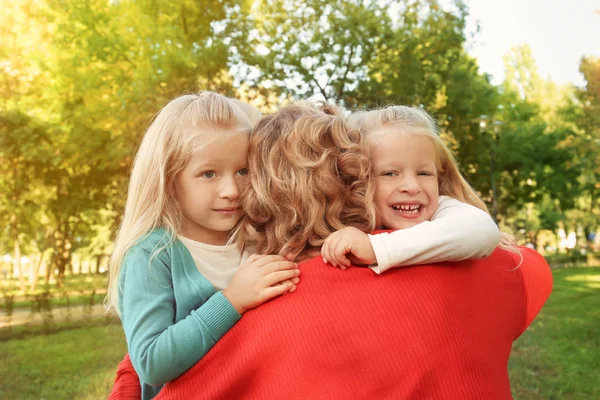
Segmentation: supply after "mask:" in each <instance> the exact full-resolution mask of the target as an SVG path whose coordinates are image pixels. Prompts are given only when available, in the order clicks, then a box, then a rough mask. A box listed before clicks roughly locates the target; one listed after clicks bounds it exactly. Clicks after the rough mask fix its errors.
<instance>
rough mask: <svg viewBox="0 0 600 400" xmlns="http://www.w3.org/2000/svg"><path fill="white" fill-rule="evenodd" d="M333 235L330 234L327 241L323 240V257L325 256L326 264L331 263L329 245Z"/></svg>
mask: <svg viewBox="0 0 600 400" xmlns="http://www.w3.org/2000/svg"><path fill="white" fill-rule="evenodd" d="M331 236H332V235H329V237H328V238H327V239H325V242H323V246H322V247H321V257H322V258H323V262H324V263H325V264H327V263H329V247H330V244H331V239H332V238H331Z"/></svg>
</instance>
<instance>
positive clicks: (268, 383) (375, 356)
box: [159, 249, 552, 399]
mask: <svg viewBox="0 0 600 400" xmlns="http://www.w3.org/2000/svg"><path fill="white" fill-rule="evenodd" d="M521 251H522V253H523V256H524V260H523V263H522V265H521V266H520V267H519V268H518V269H514V267H515V266H516V265H517V264H518V262H519V259H518V257H517V256H515V255H514V254H512V253H509V252H506V251H503V250H496V251H495V252H494V254H493V255H492V256H491V257H489V258H487V259H484V260H473V261H462V262H460V263H454V264H446V265H443V264H440V265H435V266H419V267H415V268H403V269H398V270H395V271H392V272H390V273H387V274H384V275H382V276H376V275H374V274H373V273H372V271H370V270H367V269H360V268H352V269H350V270H348V271H345V272H341V271H339V270H337V269H335V268H332V267H327V266H324V265H323V263H322V261H321V259H320V258H314V259H311V260H309V261H307V262H305V263H303V264H302V265H301V270H302V283H301V285H300V286H299V287H298V290H297V293H296V295H294V296H287V297H286V298H282V299H279V300H278V301H277V302H272V303H268V304H265V305H264V306H263V307H261V308H259V309H257V310H254V311H251V312H249V313H248V314H247V315H246V316H245V317H244V318H243V319H242V320H241V321H240V322H239V323H238V325H237V326H236V327H235V328H234V329H233V330H231V331H230V332H229V333H227V334H226V335H225V336H224V337H223V338H222V339H221V341H219V342H218V343H217V345H216V346H215V347H214V348H213V349H212V351H211V352H209V353H208V354H207V355H206V357H205V358H204V359H202V360H201V361H200V362H199V363H198V364H197V365H195V366H194V367H193V368H192V369H191V370H190V371H188V372H187V373H186V374H184V375H183V376H182V377H181V378H179V379H178V380H176V381H174V382H172V383H169V384H168V385H167V386H166V387H165V389H163V391H162V392H161V394H160V396H159V398H160V399H177V398H211V399H214V398H223V399H225V398H241V397H243V398H245V399H263V398H278V397H285V398H298V399H300V398H302V399H306V398H310V399H332V398H393V399H399V398H400V399H402V398H435V399H467V398H473V399H509V398H511V393H510V386H509V381H508V374H507V361H508V357H509V354H510V349H511V346H512V342H513V340H515V339H516V338H517V337H518V336H519V335H520V334H521V333H522V332H523V331H524V329H525V328H526V327H527V326H528V325H529V324H530V323H531V321H532V320H533V318H534V317H535V315H536V314H537V313H538V312H539V310H540V309H541V307H542V305H543V304H544V302H545V300H546V299H547V297H548V295H549V294H550V290H551V286H552V277H551V273H550V270H549V267H548V265H547V263H546V262H545V260H544V259H543V258H542V257H541V256H540V255H539V254H537V253H536V252H534V251H531V250H528V249H522V250H521ZM342 281H343V284H341V282H342ZM217 360H218V361H219V362H217ZM213 361H214V362H213Z"/></svg>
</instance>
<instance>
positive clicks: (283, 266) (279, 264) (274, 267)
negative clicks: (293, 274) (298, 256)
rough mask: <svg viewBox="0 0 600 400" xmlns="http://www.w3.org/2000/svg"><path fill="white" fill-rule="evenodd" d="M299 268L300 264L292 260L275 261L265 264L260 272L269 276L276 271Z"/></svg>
mask: <svg viewBox="0 0 600 400" xmlns="http://www.w3.org/2000/svg"><path fill="white" fill-rule="evenodd" d="M295 269H298V264H296V263H295V262H292V261H287V260H286V261H274V262H271V263H269V264H267V265H264V266H263V267H262V268H261V269H260V274H262V275H263V276H267V275H270V274H272V273H273V272H276V271H285V270H295Z"/></svg>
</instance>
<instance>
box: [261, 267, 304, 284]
mask: <svg viewBox="0 0 600 400" xmlns="http://www.w3.org/2000/svg"><path fill="white" fill-rule="evenodd" d="M298 275H300V270H299V269H290V270H287V271H276V272H272V273H270V274H269V275H267V276H265V280H264V283H265V286H273V285H276V284H278V283H281V282H284V281H287V280H291V279H292V278H296V277H298ZM290 283H291V282H290Z"/></svg>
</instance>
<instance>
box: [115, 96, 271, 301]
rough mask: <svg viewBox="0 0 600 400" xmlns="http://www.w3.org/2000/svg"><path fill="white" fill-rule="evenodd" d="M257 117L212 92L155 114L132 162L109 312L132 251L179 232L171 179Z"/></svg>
mask: <svg viewBox="0 0 600 400" xmlns="http://www.w3.org/2000/svg"><path fill="white" fill-rule="evenodd" d="M259 115H260V113H259V112H258V110H256V109H254V108H253V107H252V106H249V105H247V104H243V103H241V102H239V101H238V100H234V99H229V98H226V97H223V96H221V95H219V94H216V93H212V92H201V93H199V94H188V95H183V96H180V97H177V98H175V99H173V100H172V101H170V102H169V103H168V104H167V105H166V106H165V107H164V108H163V109H162V110H161V111H160V112H159V113H158V115H157V116H156V117H155V119H154V121H153V122H152V124H151V125H150V127H149V128H148V130H147V131H146V133H145V134H144V137H143V139H142V142H141V144H140V147H139V149H138V152H137V154H136V157H135V161H134V163H133V168H132V171H131V177H130V180H129V190H128V192H127V202H126V205H125V213H124V215H123V221H122V223H121V226H120V229H119V232H118V234H117V239H116V242H115V248H114V251H113V254H112V257H111V259H110V265H109V284H108V294H107V297H106V300H105V306H106V309H107V311H108V310H109V309H110V308H114V309H115V311H116V312H117V313H120V310H119V302H118V298H119V288H118V286H119V285H118V281H119V274H120V271H121V267H122V263H123V260H124V258H125V256H126V255H127V252H128V251H129V250H130V249H131V248H132V246H134V245H135V244H136V243H138V242H140V241H141V240H142V239H143V238H144V237H145V236H146V235H147V234H149V233H150V232H152V231H153V230H154V229H156V228H158V227H162V228H164V229H165V231H166V236H167V237H168V243H171V242H172V241H173V240H174V239H175V237H176V235H177V234H178V233H179V232H180V227H181V220H182V215H181V208H180V206H179V204H178V202H177V199H176V197H175V178H176V176H177V174H178V173H179V172H180V171H181V170H182V169H183V168H184V167H185V165H186V163H187V161H188V159H189V157H190V155H191V154H192V153H193V152H195V151H198V150H201V149H202V148H203V147H205V146H207V145H208V144H210V143H211V142H213V141H214V140H216V139H218V138H219V135H222V134H224V132H226V133H233V134H235V133H239V134H242V133H245V134H249V133H250V131H251V130H252V127H253V125H254V122H255V121H257V120H258V118H259ZM214 128H222V129H214ZM167 245H168V244H167ZM163 248H164V247H163ZM159 250H160V249H156V250H155V251H154V253H153V256H155V255H156V254H157V253H158V251H159Z"/></svg>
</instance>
